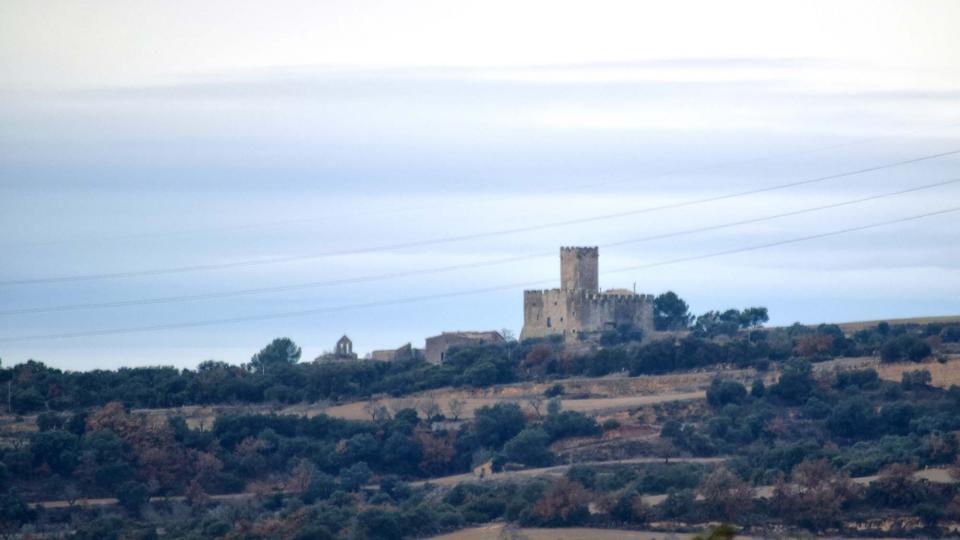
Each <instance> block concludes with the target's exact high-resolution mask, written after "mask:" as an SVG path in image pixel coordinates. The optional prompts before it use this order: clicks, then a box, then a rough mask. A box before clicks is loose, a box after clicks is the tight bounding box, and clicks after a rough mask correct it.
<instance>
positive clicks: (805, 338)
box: [793, 332, 833, 358]
mask: <svg viewBox="0 0 960 540" xmlns="http://www.w3.org/2000/svg"><path fill="white" fill-rule="evenodd" d="M793 350H794V352H796V353H797V354H799V355H800V356H805V357H808V358H810V357H818V356H826V355H828V354H830V352H831V351H832V350H833V336H831V335H830V334H824V333H822V332H814V333H812V334H804V335H802V336H800V337H798V338H797V345H796V346H795V347H794V348H793Z"/></svg>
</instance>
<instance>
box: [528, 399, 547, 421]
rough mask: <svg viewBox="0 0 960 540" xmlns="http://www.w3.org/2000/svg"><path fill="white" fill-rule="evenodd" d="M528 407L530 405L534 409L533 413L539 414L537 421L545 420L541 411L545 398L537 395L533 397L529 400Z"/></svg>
mask: <svg viewBox="0 0 960 540" xmlns="http://www.w3.org/2000/svg"><path fill="white" fill-rule="evenodd" d="M527 405H530V408H531V409H533V412H535V413H537V420H543V413H541V412H540V410H541V409H542V408H543V398H542V397H540V396H537V395H534V396H531V397H530V398H528V399H527Z"/></svg>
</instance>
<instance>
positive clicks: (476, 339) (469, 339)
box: [424, 331, 506, 364]
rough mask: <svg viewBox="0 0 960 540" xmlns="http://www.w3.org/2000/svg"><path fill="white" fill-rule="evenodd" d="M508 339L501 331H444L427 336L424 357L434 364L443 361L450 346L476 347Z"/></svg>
mask: <svg viewBox="0 0 960 540" xmlns="http://www.w3.org/2000/svg"><path fill="white" fill-rule="evenodd" d="M505 341H506V340H505V339H504V338H503V336H502V335H500V332H495V331H488V332H443V333H441V334H440V335H439V336H433V337H428V338H427V346H426V349H425V350H424V357H426V359H427V361H428V362H431V363H434V364H440V363H443V360H444V357H445V356H446V354H447V351H448V350H449V349H450V347H476V346H478V345H491V344H497V343H504V342H505Z"/></svg>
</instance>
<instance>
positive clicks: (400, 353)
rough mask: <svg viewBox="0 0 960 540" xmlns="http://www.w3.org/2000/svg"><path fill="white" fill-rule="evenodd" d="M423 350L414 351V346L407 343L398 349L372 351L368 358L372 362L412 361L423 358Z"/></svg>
mask: <svg viewBox="0 0 960 540" xmlns="http://www.w3.org/2000/svg"><path fill="white" fill-rule="evenodd" d="M422 357H423V350H422V349H414V348H413V345H411V344H410V343H407V344H406V345H403V346H401V347H397V348H396V349H378V350H375V351H370V354H369V355H368V356H367V358H369V359H370V360H378V361H380V362H394V361H397V360H411V359H414V358H422Z"/></svg>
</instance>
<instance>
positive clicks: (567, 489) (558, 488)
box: [530, 478, 590, 525]
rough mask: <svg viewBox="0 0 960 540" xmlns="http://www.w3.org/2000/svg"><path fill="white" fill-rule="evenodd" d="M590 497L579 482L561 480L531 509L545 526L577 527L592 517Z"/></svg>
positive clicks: (532, 513)
mask: <svg viewBox="0 0 960 540" xmlns="http://www.w3.org/2000/svg"><path fill="white" fill-rule="evenodd" d="M588 503H589V496H588V495H587V492H586V491H585V490H584V489H583V487H582V486H581V485H580V484H579V483H577V482H571V481H570V480H567V479H566V478H561V479H559V480H557V481H556V482H554V483H553V485H551V486H550V488H549V489H547V492H546V493H544V494H543V496H542V497H541V498H540V500H538V501H537V502H536V503H534V505H533V507H532V508H531V509H530V513H531V515H532V516H533V517H535V518H536V519H538V520H539V521H540V522H541V523H542V524H544V525H576V524H578V523H582V522H583V521H586V520H587V519H588V518H589V517H590V511H589V509H588V508H587V504H588Z"/></svg>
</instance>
